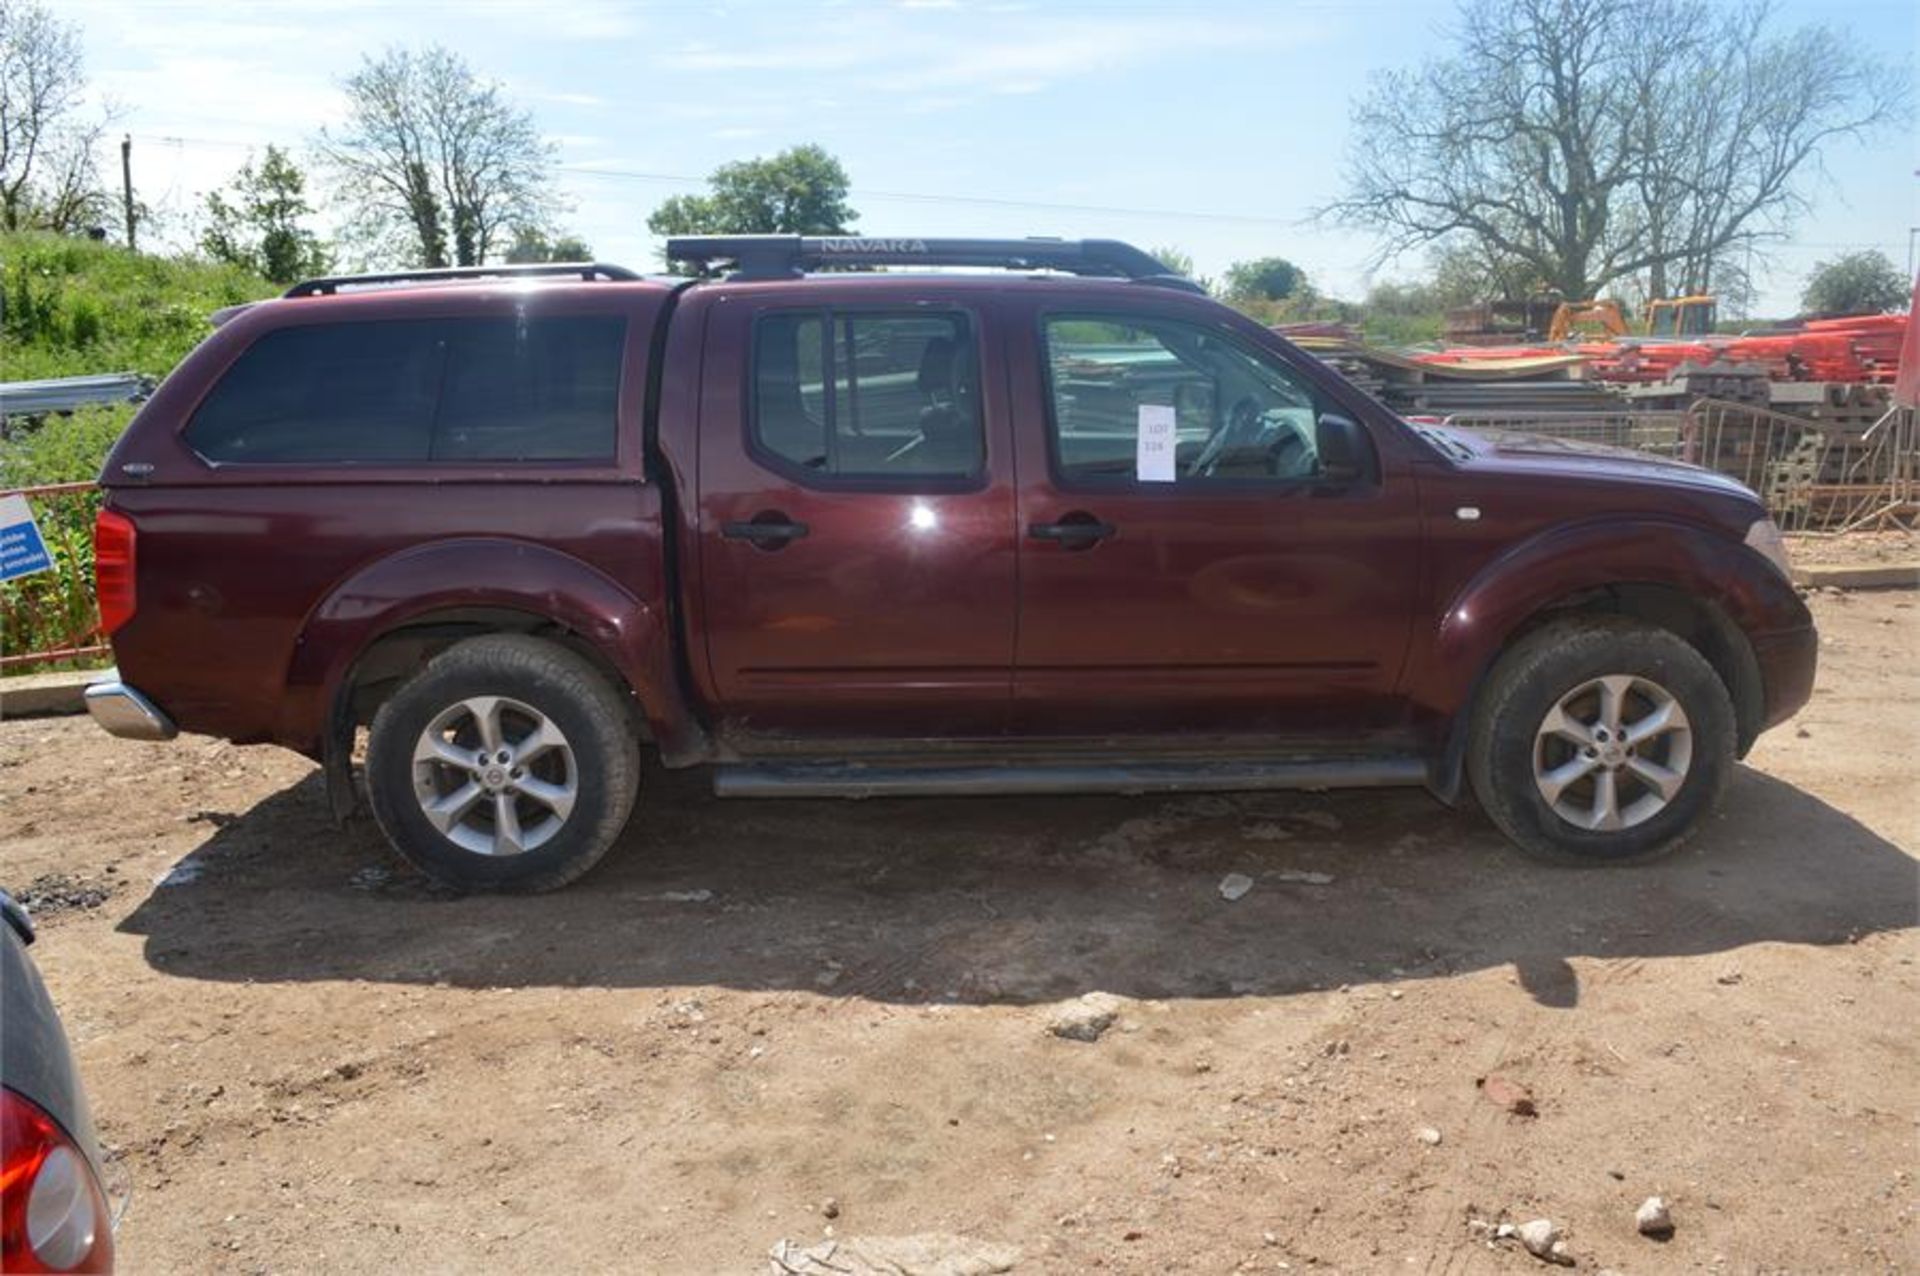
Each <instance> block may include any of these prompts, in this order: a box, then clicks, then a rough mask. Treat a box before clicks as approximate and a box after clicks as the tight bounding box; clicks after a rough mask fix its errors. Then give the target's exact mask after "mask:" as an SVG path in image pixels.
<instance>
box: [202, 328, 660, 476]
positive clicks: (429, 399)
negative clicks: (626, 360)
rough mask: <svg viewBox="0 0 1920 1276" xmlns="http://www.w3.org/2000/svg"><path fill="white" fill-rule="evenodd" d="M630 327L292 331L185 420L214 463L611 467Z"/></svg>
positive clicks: (265, 342) (250, 357)
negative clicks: (490, 463)
mask: <svg viewBox="0 0 1920 1276" xmlns="http://www.w3.org/2000/svg"><path fill="white" fill-rule="evenodd" d="M624 329H625V321H624V320H622V319H620V318H618V317H611V316H568V317H553V318H502V319H446V320H390V321H381V322H376V323H351V324H344V323H343V324H314V325H310V326H304V327H295V328H282V329H280V330H279V331H277V332H270V333H268V334H267V335H266V336H264V337H261V338H260V339H259V340H258V341H256V342H254V343H253V345H251V346H249V347H248V348H247V351H246V353H244V354H242V355H241V356H240V358H239V359H238V360H237V361H235V363H234V365H233V367H232V368H230V369H229V370H228V371H227V374H226V375H225V376H224V377H222V378H221V379H220V382H219V384H217V385H216V386H215V387H214V388H213V390H212V391H211V392H210V393H209V394H208V395H207V398H206V399H205V401H204V402H202V403H201V405H200V409H199V411H197V412H195V413H194V416H193V420H192V421H190V422H189V423H188V425H187V433H186V438H187V443H188V444H189V445H190V446H191V447H192V448H193V450H194V451H196V452H198V453H199V454H200V455H201V456H203V457H205V458H206V459H207V460H209V461H217V462H256V463H258V462H280V463H286V462H327V461H359V462H369V463H406V462H425V461H448V462H454V461H611V460H612V459H613V457H614V442H615V418H616V413H617V409H618V396H619V380H620V348H621V344H622V339H623V336H624Z"/></svg>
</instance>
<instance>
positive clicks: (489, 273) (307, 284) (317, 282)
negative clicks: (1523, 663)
mask: <svg viewBox="0 0 1920 1276" xmlns="http://www.w3.org/2000/svg"><path fill="white" fill-rule="evenodd" d="M558 275H578V276H580V278H582V279H586V280H594V279H613V280H622V279H639V278H641V276H640V275H637V274H635V273H634V272H633V271H631V270H628V269H627V268H626V267H625V266H614V265H609V264H608V263H606V262H603V261H564V262H563V261H554V262H536V263H533V264H530V265H521V266H445V267H439V268H435V269H431V270H389V271H380V272H376V273H374V274H367V275H323V276H321V277H320V278H318V279H303V280H301V281H300V282H299V283H297V284H295V285H294V286H293V287H291V288H289V289H287V290H286V292H284V293H282V294H281V296H283V297H322V296H330V295H332V294H334V293H337V292H339V291H340V289H341V288H343V287H347V286H349V285H352V286H355V287H365V286H370V285H377V284H414V283H420V284H437V283H453V282H456V281H458V280H461V279H527V278H535V279H537V278H542V277H545V276H558Z"/></svg>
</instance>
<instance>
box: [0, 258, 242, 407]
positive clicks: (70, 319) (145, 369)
mask: <svg viewBox="0 0 1920 1276" xmlns="http://www.w3.org/2000/svg"><path fill="white" fill-rule="evenodd" d="M275 291H276V289H275V288H274V286H273V285H272V284H270V283H268V282H267V281H266V280H264V279H261V278H260V277H259V276H257V275H254V274H250V273H249V272H247V271H245V270H242V269H240V268H239V267H237V266H228V265H217V264H214V263H211V262H206V261H201V260H199V259H197V258H192V257H148V256H142V255H140V254H138V253H131V252H128V251H127V250H126V249H125V248H120V247H116V246H115V245H113V244H107V243H95V242H94V241H92V240H87V239H75V238H73V237H71V236H66V235H50V234H45V233H39V232H23V233H19V234H0V380H5V381H30V380H37V379H39V378H42V377H72V376H82V375H86V374H88V373H97V372H141V373H145V374H146V375H148V376H151V377H163V376H165V375H166V374H167V373H169V372H171V371H172V370H173V365H174V364H176V363H178V362H180V360H181V359H183V358H185V357H186V354H187V352H188V351H189V350H191V349H193V347H194V346H195V345H197V344H199V342H200V340H201V338H203V337H205V336H206V335H207V333H208V332H209V331H210V329H209V327H208V324H207V316H209V315H211V314H212V313H213V312H214V311H216V310H218V309H220V308H221V307H223V306H232V305H237V304H239V303H240V302H243V301H255V300H258V299H259V298H261V297H267V296H271V295H273V293H274V292H275Z"/></svg>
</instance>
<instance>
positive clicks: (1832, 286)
mask: <svg viewBox="0 0 1920 1276" xmlns="http://www.w3.org/2000/svg"><path fill="white" fill-rule="evenodd" d="M1912 296H1913V281H1912V280H1911V279H1908V278H1906V277H1905V276H1904V275H1902V274H1901V273H1900V268H1899V267H1898V266H1896V265H1894V264H1893V262H1892V261H1891V260H1890V259H1889V258H1888V257H1887V255H1886V254H1885V253H1883V252H1881V251H1880V250H1879V249H1877V248H1874V249H1869V250H1867V251H1866V252H1858V253H1847V254H1846V255H1844V256H1841V257H1835V258H1834V259H1833V260H1832V261H1823V262H1820V263H1819V264H1818V265H1816V266H1814V268H1813V274H1812V275H1811V276H1809V277H1808V279H1807V290H1806V292H1805V293H1803V294H1802V295H1801V297H1800V306H1801V308H1802V309H1804V310H1805V311H1806V312H1807V313H1808V314H1815V315H1877V314H1882V313H1884V312H1886V311H1889V310H1903V309H1905V308H1906V306H1907V303H1908V302H1909V301H1910V300H1911V299H1912Z"/></svg>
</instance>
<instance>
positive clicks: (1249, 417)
mask: <svg viewBox="0 0 1920 1276" xmlns="http://www.w3.org/2000/svg"><path fill="white" fill-rule="evenodd" d="M1265 417H1266V410H1265V409H1264V408H1262V407H1261V406H1260V400H1258V399H1256V398H1254V397H1253V396H1252V395H1251V394H1247V395H1242V396H1241V397H1240V398H1238V399H1236V400H1234V404H1233V406H1232V407H1231V408H1228V409H1227V423H1226V424H1225V425H1223V426H1221V427H1220V429H1219V432H1218V433H1216V434H1215V435H1214V436H1213V437H1212V438H1210V439H1208V440H1207V445H1206V446H1205V447H1203V448H1201V449H1200V454H1199V455H1198V456H1196V457H1194V458H1193V464H1192V465H1191V466H1190V467H1189V468H1188V470H1187V473H1189V474H1209V475H1210V474H1212V473H1213V467H1214V466H1216V465H1218V464H1219V463H1220V457H1221V456H1222V455H1223V454H1224V453H1225V452H1226V450H1227V445H1228V444H1230V443H1234V442H1237V441H1239V436H1241V435H1245V436H1247V437H1248V438H1249V439H1251V438H1252V437H1254V436H1255V435H1257V434H1258V433H1259V431H1260V429H1261V426H1262V424H1263V422H1264V420H1265Z"/></svg>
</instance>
